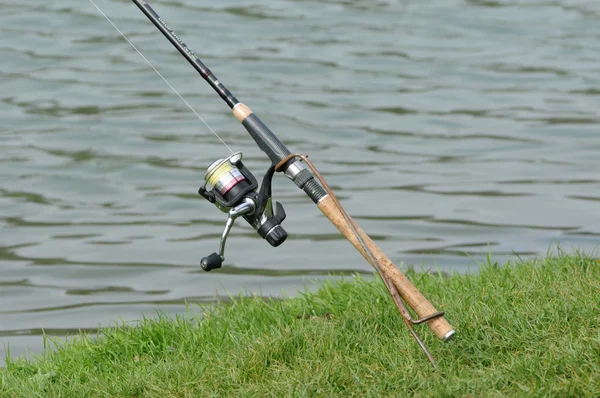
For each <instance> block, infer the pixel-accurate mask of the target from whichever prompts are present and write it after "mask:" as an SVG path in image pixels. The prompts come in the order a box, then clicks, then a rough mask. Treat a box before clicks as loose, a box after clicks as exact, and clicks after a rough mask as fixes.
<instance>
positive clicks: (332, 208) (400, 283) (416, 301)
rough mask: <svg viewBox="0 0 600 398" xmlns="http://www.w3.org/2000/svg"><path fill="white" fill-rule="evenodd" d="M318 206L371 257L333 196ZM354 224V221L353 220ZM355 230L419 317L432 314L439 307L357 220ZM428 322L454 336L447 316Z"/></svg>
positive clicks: (439, 332)
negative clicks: (394, 262)
mask: <svg viewBox="0 0 600 398" xmlns="http://www.w3.org/2000/svg"><path fill="white" fill-rule="evenodd" d="M318 206H319V209H320V210H321V211H322V212H323V214H325V216H326V217H327V218H328V219H329V220H330V221H331V222H332V223H333V225H335V227H336V228H337V229H338V230H339V231H340V232H341V233H342V235H344V237H346V239H348V240H349V241H350V243H352V245H353V246H354V247H355V248H356V250H358V251H359V252H360V254H362V255H363V257H364V258H365V259H367V261H368V260H369V256H368V254H367V253H366V252H365V251H364V249H363V248H362V246H361V244H360V242H359V241H358V239H357V238H356V236H355V235H354V233H353V232H352V230H351V228H350V226H349V225H348V223H347V222H346V219H345V218H344V216H343V215H342V213H341V212H340V210H339V209H338V207H337V206H336V205H335V203H334V201H333V199H332V198H331V197H330V196H326V197H325V198H323V199H322V200H321V201H320V202H319V204H318ZM351 221H352V222H353V223H354V220H352V219H351ZM354 226H355V227H356V230H357V231H358V233H359V234H360V236H361V238H362V240H363V242H364V243H365V244H366V246H367V247H368V248H369V250H370V251H371V253H372V254H373V255H374V256H375V258H376V259H377V260H379V264H380V267H381V270H382V271H383V272H384V273H385V274H386V275H387V276H388V277H389V278H390V279H391V280H392V283H393V284H394V286H396V288H397V289H398V291H399V293H400V295H401V296H402V299H403V300H404V301H405V302H406V303H407V304H408V306H409V307H411V308H412V309H413V310H414V311H415V312H416V313H417V314H418V315H419V317H426V316H428V315H431V314H433V313H435V312H437V310H436V309H435V308H434V306H433V305H431V303H430V302H429V301H427V299H426V298H425V296H423V294H421V292H420V291H419V290H418V289H417V288H416V287H415V285H413V284H412V282H411V281H410V280H408V278H407V277H406V276H405V275H404V274H403V273H402V272H401V271H400V270H399V269H398V268H397V267H396V266H395V265H394V264H393V263H392V261H391V260H390V259H389V257H388V256H386V255H385V253H383V252H382V251H381V249H380V248H379V247H378V246H377V245H376V244H375V243H374V242H373V241H372V240H371V238H370V237H369V236H368V235H367V234H366V233H365V232H364V231H363V230H362V229H361V228H360V227H359V226H358V225H356V223H354ZM427 325H429V327H430V328H431V330H433V332H434V333H435V334H436V335H437V336H438V337H439V338H440V339H442V340H444V341H446V340H448V339H449V338H450V337H452V335H454V328H453V327H452V326H451V325H450V324H449V323H448V321H446V319H445V318H443V317H439V318H435V319H432V320H430V321H428V322H427Z"/></svg>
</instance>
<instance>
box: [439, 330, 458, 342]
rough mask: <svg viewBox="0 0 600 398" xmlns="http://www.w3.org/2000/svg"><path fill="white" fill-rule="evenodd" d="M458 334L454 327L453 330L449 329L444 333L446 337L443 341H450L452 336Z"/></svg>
mask: <svg viewBox="0 0 600 398" xmlns="http://www.w3.org/2000/svg"><path fill="white" fill-rule="evenodd" d="M455 334H456V332H455V331H454V329H452V330H451V331H449V332H448V333H446V334H445V335H444V338H443V339H442V341H448V340H450V339H451V338H452V336H454V335H455Z"/></svg>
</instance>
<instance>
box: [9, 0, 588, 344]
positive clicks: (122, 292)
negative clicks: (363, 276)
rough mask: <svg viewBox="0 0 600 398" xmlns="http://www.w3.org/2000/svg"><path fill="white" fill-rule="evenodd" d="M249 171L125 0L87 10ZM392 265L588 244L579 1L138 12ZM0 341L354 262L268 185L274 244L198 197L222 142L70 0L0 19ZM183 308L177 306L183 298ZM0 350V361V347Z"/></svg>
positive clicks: (174, 59) (584, 23)
mask: <svg viewBox="0 0 600 398" xmlns="http://www.w3.org/2000/svg"><path fill="white" fill-rule="evenodd" d="M97 3H98V5H99V6H100V7H101V8H102V9H103V10H104V11H105V12H106V13H107V14H108V15H109V16H110V17H111V18H113V20H114V22H115V23H116V24H117V26H119V27H120V28H121V29H122V30H123V32H124V33H125V34H126V35H127V36H128V37H129V38H130V39H131V40H132V41H133V42H134V43H135V44H136V45H137V46H138V47H139V48H140V50H141V51H142V52H143V53H144V54H145V55H146V56H147V57H148V58H149V59H150V60H151V61H152V62H153V63H154V64H155V65H156V67H157V68H158V69H159V70H160V71H162V72H163V74H164V75H165V77H167V79H169V80H170V81H171V83H172V84H173V85H174V86H175V87H176V88H177V89H179V90H180V91H181V93H182V95H183V96H184V97H185V98H186V99H187V100H188V101H189V102H190V103H191V104H192V106H194V108H195V109H196V110H197V111H198V112H199V113H200V115H202V117H204V118H205V119H206V121H207V122H208V123H209V124H210V125H211V126H212V127H213V128H214V129H215V130H216V131H217V132H218V134H219V135H220V136H221V137H222V138H223V139H224V140H225V142H226V143H227V144H228V145H229V146H231V147H232V148H233V149H234V150H242V151H243V152H244V155H245V159H246V164H247V166H249V168H250V169H251V170H253V171H254V172H255V173H256V174H257V175H262V173H263V172H264V170H265V169H266V168H267V167H268V161H267V158H266V156H264V154H263V153H262V152H260V151H259V150H258V148H257V147H256V145H255V144H254V143H253V141H252V140H251V138H250V137H249V136H248V135H247V134H246V133H245V130H243V128H242V127H241V126H240V125H239V124H238V123H237V121H236V120H235V118H233V117H232V116H231V114H230V111H229V110H228V108H227V106H226V105H225V104H224V103H223V102H222V101H221V100H220V99H219V98H218V96H217V95H216V94H215V93H214V92H212V91H211V89H210V88H209V87H208V85H206V83H205V82H204V81H202V79H200V78H199V77H198V76H197V75H196V74H195V71H194V70H193V69H192V68H191V67H190V66H189V65H188V64H187V63H186V62H185V61H184V60H183V59H182V58H181V57H180V56H179V54H177V53H176V52H175V50H174V49H173V48H172V47H171V46H170V44H169V43H168V42H167V41H166V40H165V39H164V38H163V37H162V36H161V35H160V33H159V32H158V31H157V30H156V28H155V27H154V26H153V25H151V24H150V23H149V22H148V21H147V20H146V19H145V18H144V16H143V15H142V14H141V13H140V12H139V10H138V9H137V8H136V7H135V6H134V5H133V4H131V3H130V2H127V1H111V0H97ZM151 4H152V5H153V6H154V7H155V9H156V10H157V11H158V12H159V13H160V14H161V16H162V17H163V18H164V19H165V20H166V21H167V22H168V23H169V24H170V25H171V27H172V28H173V29H174V30H175V31H176V32H177V33H178V34H179V35H180V36H181V37H182V38H183V39H184V41H185V42H186V43H187V44H188V46H189V47H190V48H191V49H192V50H194V51H195V52H196V53H197V55H198V56H199V57H200V59H202V60H203V61H204V62H205V63H206V64H207V65H208V66H209V67H210V68H211V69H212V70H213V71H214V72H215V74H216V75H217V76H218V77H219V78H220V79H222V81H223V82H224V83H225V85H226V86H227V87H228V88H230V90H231V91H232V92H233V93H234V95H236V96H237V97H238V98H239V99H241V100H242V101H244V102H246V103H247V104H248V105H249V106H250V107H251V108H252V109H253V110H254V111H255V112H256V113H257V114H258V115H260V117H261V118H262V119H263V121H265V122H266V123H267V124H268V125H269V126H270V127H271V128H272V129H273V130H274V131H275V132H276V133H277V134H278V136H279V137H280V138H281V140H282V141H283V142H285V143H286V144H288V146H289V147H290V148H291V149H292V150H294V151H299V152H303V153H308V154H309V155H310V157H311V159H312V160H313V161H314V162H315V163H316V164H317V165H318V167H319V168H320V170H321V172H322V173H323V174H324V175H325V176H326V178H327V179H328V181H329V182H330V184H331V185H332V186H333V187H334V188H335V189H336V191H337V192H338V194H339V196H340V199H341V200H342V202H343V204H344V205H345V207H346V208H347V210H348V211H349V212H350V213H351V214H352V215H354V217H355V218H356V219H357V221H358V222H359V223H360V225H361V226H362V227H363V228H364V229H365V230H366V231H368V232H370V233H371V234H372V235H373V237H374V238H375V240H376V241H377V243H378V244H379V245H380V246H381V247H382V248H383V249H384V251H385V252H386V253H387V254H388V255H389V256H390V257H391V258H392V259H393V260H394V261H395V262H397V263H398V264H403V265H404V266H407V265H415V266H416V267H422V266H423V267H425V268H433V267H439V268H441V269H442V270H447V271H457V272H464V271H466V270H467V269H471V270H476V269H477V261H478V260H481V259H483V258H485V256H486V255H487V254H488V253H491V254H493V256H494V257H495V258H496V259H497V260H499V261H502V262H503V261H505V260H507V259H510V258H514V257H515V256H520V257H528V256H533V255H538V254H544V253H546V251H547V250H548V249H549V248H550V247H551V246H552V245H553V242H554V243H555V242H560V244H561V246H562V247H563V248H565V249H569V248H572V247H581V248H583V249H586V250H591V249H593V248H594V247H595V246H596V245H597V244H598V242H599V241H600V177H599V174H598V170H599V167H600V160H599V157H598V153H599V150H600V116H599V113H598V109H599V108H600V77H599V76H600V55H599V54H600V44H598V43H600V40H599V39H600V24H598V18H600V3H598V2H597V1H575V0H573V1H566V0H565V1H533V0H517V1H510V2H509V1H483V0H482V1H451V0H432V1H426V2H416V1H383V0H382V1H378V2H364V1H352V0H343V1H342V0H338V1H329V2H318V1H309V0H306V1H304V0H303V1H299V0H298V1H291V0H271V1H268V2H265V1H262V2H258V1H255V2H248V1H243V2H242V1H229V2H226V3H220V2H208V1H204V2H199V1H192V0H179V1H163V0H158V1H154V2H152V3H151ZM0 32H1V34H0V74H1V79H2V80H1V82H2V85H1V88H2V90H1V91H0V98H1V102H0V122H1V123H0V181H1V184H0V269H1V272H0V343H2V345H4V348H6V346H7V345H10V348H11V354H12V355H13V356H17V355H23V354H26V353H27V352H33V353H35V352H39V351H40V350H41V349H42V338H41V337H40V336H41V335H42V333H43V332H42V331H45V332H46V333H47V334H50V335H58V336H63V335H66V334H68V333H72V332H73V331H76V330H78V329H83V330H90V331H93V330H94V329H95V328H97V327H98V326H99V325H109V324H111V323H112V322H114V321H116V320H117V319H119V318H121V319H124V320H135V319H140V318H141V317H142V316H144V315H150V316H151V315H153V314H155V313H156V311H157V310H158V309H160V310H162V311H164V312H167V313H171V314H174V313H185V311H186V309H185V303H186V302H212V301H214V300H215V297H217V296H220V297H223V296H227V294H228V293H230V294H238V293H240V292H243V293H254V294H259V295H263V296H279V295H281V294H282V292H283V291H285V292H287V294H290V295H293V294H295V292H297V291H298V289H303V288H304V286H305V285H309V286H314V284H315V283H318V281H320V280H324V279H329V278H333V277H332V276H329V274H330V273H337V274H338V275H339V274H347V273H352V272H361V273H369V274H370V272H371V270H370V268H369V266H368V265H367V264H366V262H365V261H363V260H362V258H361V257H360V256H359V255H358V254H357V253H356V252H355V251H354V249H353V248H352V247H351V246H350V245H349V244H348V243H347V242H346V241H345V240H344V239H342V238H340V236H339V235H338V234H337V231H336V230H335V229H334V227H333V226H331V225H330V224H329V223H328V222H327V221H326V220H325V219H324V217H323V216H322V215H320V212H319V211H318V210H317V209H316V208H315V207H314V205H313V204H312V203H311V202H310V200H309V199H308V198H306V197H305V196H304V195H303V194H302V193H301V192H300V191H299V190H297V189H296V187H295V186H294V185H293V184H291V183H290V182H289V181H287V180H286V179H285V178H283V177H281V176H278V178H277V179H276V181H275V186H274V191H275V196H276V199H277V200H279V201H281V202H283V204H284V205H285V208H286V210H287V213H288V219H287V220H286V221H285V222H284V225H285V227H286V228H287V230H288V231H289V234H290V237H289V239H288V241H287V242H286V243H285V244H284V245H283V246H281V247H279V248H276V249H272V248H270V247H269V246H268V244H267V243H266V242H264V241H262V240H261V239H260V238H259V237H258V236H257V235H256V234H255V233H254V232H253V230H252V229H251V228H250V227H249V226H248V225H244V224H243V223H239V224H237V225H236V226H235V227H234V230H233V233H232V236H231V237H230V239H229V240H228V245H227V253H226V254H227V266H226V267H225V268H223V269H222V270H221V271H218V272H212V273H210V274H206V273H203V272H200V271H199V267H198V261H199V259H200V258H201V257H202V256H205V255H207V254H209V253H212V252H213V251H215V250H216V249H217V246H218V239H219V236H220V234H221V231H222V228H223V225H224V221H225V216H224V214H223V213H221V212H219V211H218V210H216V209H215V208H214V207H213V206H211V205H210V204H208V203H207V202H205V201H203V200H201V199H200V197H199V196H198V195H197V194H196V190H197V189H198V187H199V185H200V184H201V181H202V177H203V172H204V170H205V168H206V166H208V165H209V164H210V163H211V162H212V161H213V160H215V159H217V158H219V157H223V156H225V155H227V154H228V153H229V151H228V150H227V148H226V147H225V146H224V145H223V144H221V143H220V142H219V140H218V139H217V138H216V137H215V136H214V135H213V134H212V133H211V132H210V131H209V130H208V129H207V128H206V127H205V126H204V125H203V124H202V123H201V122H200V121H199V120H198V119H197V118H196V117H195V116H194V115H193V114H192V113H191V112H190V110H189V109H188V108H187V107H186V106H185V104H184V103H182V102H181V100H180V99H179V98H177V97H176V96H175V95H174V94H173V93H172V92H171V91H170V89H169V88H168V87H167V86H166V85H165V84H164V82H163V81H162V80H160V78H159V77H158V76H157V75H156V74H155V73H154V72H153V71H152V70H151V69H150V68H149V67H148V66H147V65H146V64H145V63H144V61H143V60H142V59H141V58H140V57H139V55H138V54H137V53H135V51H134V50H133V49H132V48H131V47H130V46H129V45H128V44H127V43H126V42H125V41H124V40H123V39H122V38H121V37H120V36H119V34H118V33H117V32H116V31H115V30H114V29H113V28H112V27H111V26H110V25H109V24H108V22H107V21H106V20H105V19H104V18H103V17H102V16H101V15H100V14H99V13H98V12H97V10H96V9H95V8H94V7H93V6H92V5H91V4H90V3H89V2H87V1H84V0H65V1H61V2H47V1H41V0H28V1H27V2H24V1H21V0H5V1H4V2H3V6H2V13H1V15H0ZM190 310H191V311H192V312H193V311H194V309H193V306H192V307H190ZM0 354H1V353H0Z"/></svg>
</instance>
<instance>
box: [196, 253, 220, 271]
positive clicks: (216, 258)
mask: <svg viewBox="0 0 600 398" xmlns="http://www.w3.org/2000/svg"><path fill="white" fill-rule="evenodd" d="M221 265H223V258H221V256H220V255H219V254H218V253H213V254H211V255H210V256H208V257H202V260H200V267H201V268H202V269H203V270H204V271H207V272H208V271H211V270H213V269H216V268H221Z"/></svg>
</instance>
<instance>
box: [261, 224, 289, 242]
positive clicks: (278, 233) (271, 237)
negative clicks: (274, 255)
mask: <svg viewBox="0 0 600 398" xmlns="http://www.w3.org/2000/svg"><path fill="white" fill-rule="evenodd" d="M287 236H288V235H287V232H285V229H283V227H282V226H281V225H276V226H275V227H273V229H271V230H270V231H269V232H268V233H267V235H266V236H265V239H266V240H267V242H269V244H270V245H271V246H273V247H277V246H279V245H280V244H282V243H283V242H285V240H286V239H287Z"/></svg>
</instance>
